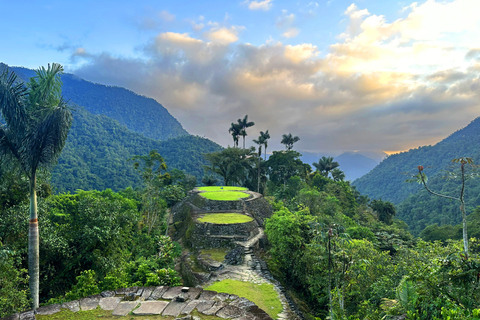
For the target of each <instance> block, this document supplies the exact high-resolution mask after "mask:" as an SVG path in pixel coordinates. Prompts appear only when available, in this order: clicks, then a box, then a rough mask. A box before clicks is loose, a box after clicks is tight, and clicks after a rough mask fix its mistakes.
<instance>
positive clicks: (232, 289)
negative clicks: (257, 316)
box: [204, 279, 283, 319]
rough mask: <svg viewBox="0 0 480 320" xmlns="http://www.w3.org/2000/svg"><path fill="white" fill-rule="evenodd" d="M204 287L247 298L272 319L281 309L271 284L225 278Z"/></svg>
mask: <svg viewBox="0 0 480 320" xmlns="http://www.w3.org/2000/svg"><path fill="white" fill-rule="evenodd" d="M204 289H205V290H213V291H217V292H225V293H229V294H236V295H237V296H240V297H244V298H247V299H248V300H250V301H252V302H254V303H255V304H256V305H257V306H258V307H259V308H260V309H262V310H264V311H265V312H266V313H268V314H269V315H270V316H271V317H272V318H274V319H276V318H277V315H278V314H279V313H280V312H282V310H283V307H282V303H281V302H280V299H279V297H278V293H277V292H276V291H275V289H274V288H273V285H272V284H269V283H263V284H255V283H251V282H244V281H239V280H232V279H226V280H222V281H217V282H215V283H214V284H212V285H211V286H209V287H207V288H204Z"/></svg>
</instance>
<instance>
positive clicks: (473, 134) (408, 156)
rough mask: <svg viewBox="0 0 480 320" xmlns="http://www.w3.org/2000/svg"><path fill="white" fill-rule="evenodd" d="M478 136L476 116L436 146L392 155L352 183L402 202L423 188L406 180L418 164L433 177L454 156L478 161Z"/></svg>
mask: <svg viewBox="0 0 480 320" xmlns="http://www.w3.org/2000/svg"><path fill="white" fill-rule="evenodd" d="M479 138H480V118H477V119H475V120H474V121H472V122H471V123H470V124H469V125H468V126H466V127H465V128H463V129H461V130H458V131H456V132H455V133H453V134H451V135H450V136H449V137H447V138H446V139H444V140H442V141H440V142H439V143H437V144H436V145H434V146H423V147H419V148H417V149H411V150H409V151H406V152H401V153H398V154H394V155H390V156H389V157H387V158H386V159H385V160H383V161H382V162H381V163H380V164H379V165H378V166H377V167H375V168H374V169H373V170H372V171H370V172H369V173H368V174H366V175H365V176H363V177H361V178H359V179H357V180H356V181H355V182H354V183H353V184H354V185H355V186H356V187H357V189H358V190H359V191H360V192H361V193H362V194H366V195H368V196H369V197H370V198H373V199H379V198H382V199H383V200H388V201H391V202H393V203H394V204H400V203H401V202H402V201H403V200H405V199H406V198H407V197H408V196H409V195H411V194H412V193H415V192H416V191H418V190H419V189H420V186H419V185H416V184H410V183H406V182H405V180H406V179H407V178H409V175H411V174H415V173H416V170H417V166H418V165H423V166H424V167H425V168H426V171H425V172H426V173H427V174H428V175H429V176H430V177H433V176H435V175H436V174H438V173H439V172H441V171H442V170H446V169H448V167H449V165H450V161H451V160H452V159H455V158H459V157H472V158H473V159H474V161H475V163H478V162H479V159H480V147H479V145H478V141H479Z"/></svg>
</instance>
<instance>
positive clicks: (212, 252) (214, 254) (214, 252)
mask: <svg viewBox="0 0 480 320" xmlns="http://www.w3.org/2000/svg"><path fill="white" fill-rule="evenodd" d="M227 252H228V250H227V249H204V250H202V251H200V254H202V255H208V256H210V258H211V259H212V260H214V261H218V262H223V260H225V255H226V254H227Z"/></svg>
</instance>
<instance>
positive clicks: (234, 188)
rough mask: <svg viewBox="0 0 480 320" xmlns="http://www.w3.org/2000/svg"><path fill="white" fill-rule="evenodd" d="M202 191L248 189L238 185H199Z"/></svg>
mask: <svg viewBox="0 0 480 320" xmlns="http://www.w3.org/2000/svg"><path fill="white" fill-rule="evenodd" d="M197 189H198V190H200V191H241V190H248V189H247V188H244V187H236V186H210V187H198V188H197Z"/></svg>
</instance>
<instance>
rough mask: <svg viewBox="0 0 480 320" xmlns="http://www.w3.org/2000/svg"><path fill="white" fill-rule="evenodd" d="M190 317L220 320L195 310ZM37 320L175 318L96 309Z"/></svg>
mask: <svg viewBox="0 0 480 320" xmlns="http://www.w3.org/2000/svg"><path fill="white" fill-rule="evenodd" d="M192 315H196V316H198V317H200V319H202V320H220V319H221V318H219V317H216V316H207V315H204V314H201V313H199V312H197V311H196V310H195V311H194V312H192ZM35 318H36V319H37V320H98V319H102V320H113V319H115V320H119V319H128V320H173V319H175V317H171V316H161V315H156V316H135V315H133V314H128V315H126V316H125V317H118V316H112V311H106V310H102V309H100V308H97V309H95V310H90V311H78V312H72V311H70V310H67V309H64V310H62V311H60V312H57V313H55V314H52V315H50V316H47V315H38V314H37V315H35Z"/></svg>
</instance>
